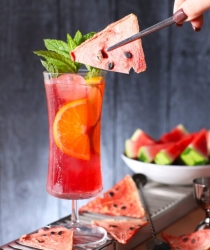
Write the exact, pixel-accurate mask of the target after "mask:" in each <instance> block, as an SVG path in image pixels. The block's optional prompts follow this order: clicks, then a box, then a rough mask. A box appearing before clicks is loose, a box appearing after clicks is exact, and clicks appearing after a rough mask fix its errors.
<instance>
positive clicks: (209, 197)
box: [193, 177, 210, 231]
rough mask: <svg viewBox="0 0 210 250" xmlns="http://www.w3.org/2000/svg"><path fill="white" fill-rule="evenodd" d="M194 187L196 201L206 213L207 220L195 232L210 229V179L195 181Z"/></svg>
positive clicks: (197, 179) (203, 178)
mask: <svg viewBox="0 0 210 250" xmlns="http://www.w3.org/2000/svg"><path fill="white" fill-rule="evenodd" d="M193 187H194V196H195V200H196V202H197V203H198V205H199V206H200V207H201V208H202V209H203V210H205V213H206V216H205V219H204V220H203V221H201V222H200V223H199V224H198V226H197V227H196V229H195V231H197V230H202V229H210V177H201V178H196V179H194V180H193Z"/></svg>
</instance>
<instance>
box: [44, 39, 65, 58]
mask: <svg viewBox="0 0 210 250" xmlns="http://www.w3.org/2000/svg"><path fill="white" fill-rule="evenodd" d="M44 44H45V47H46V48H47V49H48V50H51V51H54V52H57V53H58V54H61V55H63V56H65V57H66V58H69V52H70V49H69V46H68V44H67V43H65V42H63V41H60V40H55V39H44Z"/></svg>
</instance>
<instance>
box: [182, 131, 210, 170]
mask: <svg viewBox="0 0 210 250" xmlns="http://www.w3.org/2000/svg"><path fill="white" fill-rule="evenodd" d="M206 138H207V131H206V129H202V130H201V131H199V132H198V133H196V135H195V137H194V139H193V141H192V142H191V143H190V144H189V145H188V146H187V147H186V149H185V150H184V151H183V152H182V153H181V155H180V158H181V160H182V161H183V162H184V163H185V164H186V165H188V166H196V165H205V164H206V163H207V162H208V148H207V139H206Z"/></svg>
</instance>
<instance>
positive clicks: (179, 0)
mask: <svg viewBox="0 0 210 250" xmlns="http://www.w3.org/2000/svg"><path fill="white" fill-rule="evenodd" d="M184 1H185V0H175V2H174V13H175V12H177V10H179V9H181V7H180V6H181V5H182V3H183V2H184Z"/></svg>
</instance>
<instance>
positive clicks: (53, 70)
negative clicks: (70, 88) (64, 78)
mask: <svg viewBox="0 0 210 250" xmlns="http://www.w3.org/2000/svg"><path fill="white" fill-rule="evenodd" d="M41 64H42V65H43V66H44V67H45V69H46V70H47V71H48V72H51V73H58V68H57V67H56V66H55V65H53V64H52V63H50V62H46V61H43V60H41Z"/></svg>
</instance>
